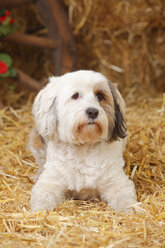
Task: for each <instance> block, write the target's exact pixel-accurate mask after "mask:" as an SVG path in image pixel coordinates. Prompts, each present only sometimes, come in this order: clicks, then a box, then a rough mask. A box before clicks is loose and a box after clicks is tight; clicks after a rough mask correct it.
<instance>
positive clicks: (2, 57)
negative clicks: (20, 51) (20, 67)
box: [0, 53, 13, 67]
mask: <svg viewBox="0 0 165 248" xmlns="http://www.w3.org/2000/svg"><path fill="white" fill-rule="evenodd" d="M0 61H3V62H4V63H5V64H6V65H7V66H8V67H10V66H11V65H12V63H13V61H12V58H11V57H10V55H8V54H5V53H0Z"/></svg>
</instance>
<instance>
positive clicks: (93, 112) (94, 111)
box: [86, 108, 99, 120]
mask: <svg viewBox="0 0 165 248" xmlns="http://www.w3.org/2000/svg"><path fill="white" fill-rule="evenodd" d="M86 113H87V115H88V117H89V118H91V119H92V120H94V119H96V118H97V116H98V113H99V111H98V109H96V108H88V109H87V110H86Z"/></svg>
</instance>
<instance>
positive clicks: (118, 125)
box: [109, 83, 127, 141]
mask: <svg viewBox="0 0 165 248" xmlns="http://www.w3.org/2000/svg"><path fill="white" fill-rule="evenodd" d="M109 87H110V89H111V93H112V96H113V100H114V115H115V125H114V127H113V130H112V133H111V138H110V141H113V140H117V139H119V138H125V137H126V136H127V128H126V123H125V102H124V100H123V98H122V96H121V94H120V92H119V90H118V88H117V86H116V85H114V84H111V83H110V84H109Z"/></svg>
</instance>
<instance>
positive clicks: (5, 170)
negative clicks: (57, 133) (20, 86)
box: [0, 93, 165, 248]
mask: <svg viewBox="0 0 165 248" xmlns="http://www.w3.org/2000/svg"><path fill="white" fill-rule="evenodd" d="M14 95H15V94H13V96H14ZM20 97H21V96H20ZM17 98H19V96H18V95H17ZM13 99H14V101H15V97H14V98H13ZM11 101H12V100H11V99H10V104H11ZM24 101H25V102H24V105H23V106H22V107H21V108H18V109H14V108H12V107H6V108H5V109H3V110H1V112H0V126H1V130H0V147H1V150H0V165H1V166H0V181H1V184H0V189H1V193H0V195H1V197H0V236H1V238H0V244H1V247H23V246H24V247H50V248H51V247H58V248H60V247H109V248H110V247H164V246H165V240H164V235H165V156H164V155H165V95H164V98H163V95H156V96H155V98H151V97H147V96H146V95H145V97H144V95H143V96H139V97H137V98H135V94H132V93H130V94H129V95H127V97H126V102H127V123H128V129H129V140H128V146H127V149H126V152H125V159H126V167H125V171H126V173H127V174H128V175H130V177H131V178H132V179H133V181H134V183H135V185H136V190H137V194H138V200H139V201H140V202H142V204H141V206H140V207H141V208H142V209H143V212H142V213H141V212H137V213H134V214H131V215H129V216H127V215H124V214H123V215H122V214H121V215H120V214H117V213H115V212H114V211H112V210H111V209H110V208H109V207H108V206H107V205H106V204H105V203H103V202H100V201H95V202H83V201H73V200H71V201H67V202H64V203H62V204H60V205H59V206H58V207H57V208H56V209H55V211H54V212H47V213H42V212H41V213H40V212H38V213H31V212H30V209H29V200H30V191H31V187H32V182H31V180H30V178H31V176H32V175H33V174H34V170H35V169H36V164H35V163H34V159H33V158H32V156H31V154H30V152H28V151H26V143H27V138H28V133H29V131H30V129H31V127H32V122H33V121H32V117H31V105H32V101H33V95H31V94H30V95H29V97H27V98H26V100H24Z"/></svg>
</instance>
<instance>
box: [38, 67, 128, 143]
mask: <svg viewBox="0 0 165 248" xmlns="http://www.w3.org/2000/svg"><path fill="white" fill-rule="evenodd" d="M124 111H125V104H124V101H123V99H122V97H121V95H120V93H119V91H118V89H117V88H116V87H115V86H114V85H113V84H111V83H110V82H108V80H107V79H106V78H105V77H104V76H103V75H102V74H101V73H98V72H94V71H85V70H84V71H83V70H82V71H76V72H71V73H67V74H65V75H64V76H61V77H51V78H50V79H49V83H48V84H47V86H46V87H45V88H44V89H42V90H41V91H40V92H39V94H38V95H37V97H36V99H35V102H34V106H33V114H34V118H35V122H36V128H37V130H38V132H39V133H40V134H41V135H42V136H43V137H45V138H47V139H52V138H56V137H57V136H58V138H59V139H60V140H61V141H63V142H67V143H72V144H77V145H79V144H85V143H96V142H101V141H103V140H105V141H114V140H117V139H119V138H124V137H125V136H126V125H125V119H124Z"/></svg>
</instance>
